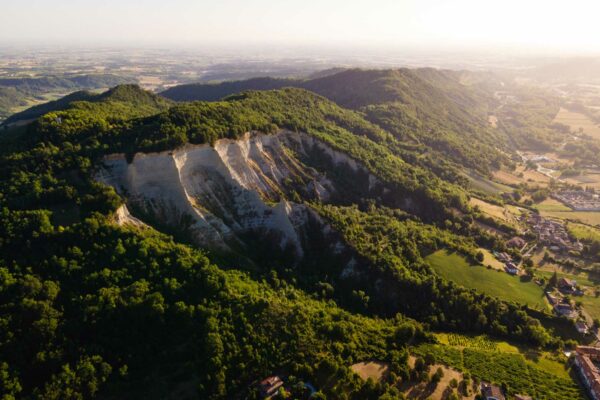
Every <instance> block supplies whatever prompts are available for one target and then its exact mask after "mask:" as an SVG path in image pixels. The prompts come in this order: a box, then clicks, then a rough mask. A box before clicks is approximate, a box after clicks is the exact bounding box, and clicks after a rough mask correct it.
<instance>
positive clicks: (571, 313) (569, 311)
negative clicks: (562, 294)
mask: <svg viewBox="0 0 600 400" xmlns="http://www.w3.org/2000/svg"><path fill="white" fill-rule="evenodd" d="M554 311H555V312H556V314H558V315H559V316H563V317H567V318H570V319H572V318H575V317H577V311H575V309H574V308H573V307H572V306H571V305H570V304H566V303H559V304H556V305H555V306H554Z"/></svg>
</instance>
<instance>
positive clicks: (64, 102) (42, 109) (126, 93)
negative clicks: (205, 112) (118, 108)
mask: <svg viewBox="0 0 600 400" xmlns="http://www.w3.org/2000/svg"><path fill="white" fill-rule="evenodd" d="M77 102H89V103H97V102H111V103H126V104H127V107H132V106H134V107H137V108H138V111H139V112H141V113H142V114H147V113H148V112H154V111H160V110H162V109H164V108H166V107H168V106H169V105H170V104H171V102H170V101H169V100H167V99H165V98H163V97H160V96H157V95H155V94H154V93H151V92H148V91H146V90H143V89H141V88H140V87H139V86H137V85H131V84H128V85H119V86H116V87H113V88H112V89H109V90H107V91H105V92H103V93H91V92H88V91H78V92H74V93H71V94H69V95H67V96H65V97H62V98H60V99H58V100H55V101H50V102H48V103H44V104H40V105H37V106H33V107H31V108H28V109H27V110H25V111H22V112H19V113H16V114H13V115H11V116H10V117H8V118H7V119H6V120H5V121H4V123H3V125H7V126H8V125H12V124H14V123H17V122H19V121H29V120H33V119H36V118H38V117H40V116H42V115H44V114H47V113H49V112H52V111H61V110H66V109H68V108H71V107H72V106H73V105H74V104H75V103H77ZM144 110H146V112H144Z"/></svg>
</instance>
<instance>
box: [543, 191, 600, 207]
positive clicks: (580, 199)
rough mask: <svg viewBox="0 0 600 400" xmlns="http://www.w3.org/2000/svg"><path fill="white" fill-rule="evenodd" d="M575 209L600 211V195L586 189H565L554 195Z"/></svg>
mask: <svg viewBox="0 0 600 400" xmlns="http://www.w3.org/2000/svg"><path fill="white" fill-rule="evenodd" d="M552 197H554V198H555V199H556V200H558V201H561V202H563V203H564V204H565V205H567V206H568V207H570V208H571V209H573V210H575V211H600V195H598V194H596V193H595V192H589V191H586V190H563V191H561V192H559V193H554V194H553V195H552Z"/></svg>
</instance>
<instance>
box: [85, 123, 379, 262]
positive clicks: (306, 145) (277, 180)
mask: <svg viewBox="0 0 600 400" xmlns="http://www.w3.org/2000/svg"><path fill="white" fill-rule="evenodd" d="M315 160H317V161H315ZM311 164H313V165H315V164H319V165H320V166H321V167H322V165H327V166H328V168H329V169H331V168H333V169H336V168H339V169H340V170H343V171H348V172H350V173H356V174H359V175H360V176H361V177H362V180H363V181H364V186H365V190H372V189H373V188H374V187H375V186H378V185H379V183H378V180H377V179H376V178H375V177H374V176H372V175H370V174H368V172H367V171H366V169H364V168H363V167H362V166H361V165H359V164H358V163H357V162H356V161H355V160H353V159H351V158H349V157H348V156H347V155H346V154H344V153H341V152H338V151H336V150H334V149H332V148H331V147H330V146H328V145H327V144H325V143H323V142H321V141H319V140H317V139H315V138H313V137H311V136H309V135H307V134H304V133H295V132H289V131H280V132H279V133H277V134H274V135H264V134H259V133H247V134H246V135H245V136H244V137H243V138H242V139H240V140H237V141H233V140H227V139H222V140H219V141H217V142H216V143H215V145H214V147H211V146H209V145H187V146H185V147H183V148H180V149H177V150H174V151H170V152H160V153H150V154H142V153H138V154H136V155H135V157H134V158H133V161H132V162H131V163H128V162H127V160H126V158H125V156H124V155H121V154H115V155H111V156H108V157H106V158H105V160H104V163H103V165H102V167H101V168H100V169H99V171H98V172H97V175H96V177H97V179H98V180H99V181H101V182H104V183H106V184H108V185H111V186H113V187H115V188H116V190H117V191H118V192H119V193H120V194H121V195H123V196H124V197H126V198H127V203H128V206H129V208H130V209H131V210H132V212H133V214H135V215H136V216H137V217H138V218H140V219H141V220H144V222H145V223H147V224H149V225H153V222H156V223H160V224H161V225H164V226H169V227H171V228H173V229H180V230H182V231H185V232H186V233H188V234H189V235H190V237H191V238H192V239H193V241H194V242H196V243H197V244H198V245H202V246H211V247H215V248H219V249H222V250H229V249H231V248H232V247H239V246H242V247H243V246H244V241H243V240H242V239H241V237H242V236H244V235H247V234H249V233H257V234H265V233H268V237H269V238H274V237H275V238H277V241H278V243H277V245H278V246H279V247H280V248H282V249H283V248H292V249H293V251H294V252H295V256H296V257H298V258H302V256H303V252H304V250H303V246H302V241H303V238H302V236H303V235H304V234H305V231H304V226H305V225H306V224H307V222H308V221H309V220H311V221H312V222H315V221H316V222H317V223H319V224H322V225H323V226H325V225H326V224H325V222H324V221H322V220H321V219H320V217H319V216H318V214H317V213H316V212H314V211H313V210H312V209H310V208H309V207H307V206H305V205H302V204H297V203H295V202H292V201H288V200H286V199H293V198H294V196H300V197H301V198H304V199H311V200H319V201H327V200H329V199H330V198H331V197H332V196H334V195H337V194H338V193H337V192H338V188H337V187H336V185H335V184H334V183H333V182H332V180H330V179H329V178H328V177H327V176H326V173H327V172H319V171H318V170H317V169H316V168H314V167H312V166H311ZM357 183H358V182H357ZM379 186H380V185H379ZM122 214H124V212H122ZM122 217H123V218H125V217H126V218H133V217H131V216H130V215H129V213H128V212H127V214H126V215H125V214H124V215H123V216H122ZM135 220H136V221H139V223H141V221H140V220H138V219H137V218H136V219H135ZM328 229H329V228H327V229H324V230H325V231H327V230H328ZM329 230H330V229H329ZM338 246H339V244H338Z"/></svg>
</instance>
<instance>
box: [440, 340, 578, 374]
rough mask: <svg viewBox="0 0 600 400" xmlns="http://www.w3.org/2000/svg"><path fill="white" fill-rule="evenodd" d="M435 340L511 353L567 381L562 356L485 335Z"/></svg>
mask: <svg viewBox="0 0 600 400" xmlns="http://www.w3.org/2000/svg"><path fill="white" fill-rule="evenodd" d="M435 337H436V339H437V340H438V342H439V343H440V344H444V345H448V346H452V347H457V348H469V349H474V350H481V351H487V352H493V353H511V354H520V355H522V356H523V357H525V358H526V359H527V361H528V362H531V363H533V364H535V365H536V366H538V367H540V368H542V369H544V370H545V371H547V372H551V373H553V374H554V375H556V376H559V377H561V378H564V379H569V374H568V371H567V368H565V362H566V359H564V356H563V355H560V354H559V355H557V354H553V353H550V352H547V351H538V350H535V349H532V348H529V347H526V346H522V345H515V344H511V343H509V342H507V341H504V340H498V339H495V338H491V337H489V336H487V335H478V336H475V335H465V334H459V333H436V334H435Z"/></svg>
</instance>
